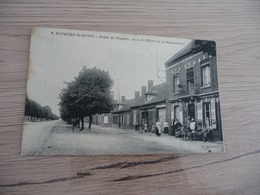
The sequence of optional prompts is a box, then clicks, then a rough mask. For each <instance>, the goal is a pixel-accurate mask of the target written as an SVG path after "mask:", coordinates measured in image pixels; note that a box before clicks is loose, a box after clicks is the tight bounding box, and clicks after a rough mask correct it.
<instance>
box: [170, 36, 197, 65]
mask: <svg viewBox="0 0 260 195" xmlns="http://www.w3.org/2000/svg"><path fill="white" fill-rule="evenodd" d="M194 45H195V41H194V40H192V41H191V42H190V43H189V44H188V45H186V46H185V47H184V48H182V49H181V50H180V51H179V52H177V53H176V54H175V55H174V56H172V57H171V58H170V59H169V60H168V61H167V62H165V66H168V65H170V64H173V63H174V62H175V61H177V60H178V59H179V58H181V57H183V56H184V55H186V54H188V53H190V52H191V51H192V48H193V47H194Z"/></svg>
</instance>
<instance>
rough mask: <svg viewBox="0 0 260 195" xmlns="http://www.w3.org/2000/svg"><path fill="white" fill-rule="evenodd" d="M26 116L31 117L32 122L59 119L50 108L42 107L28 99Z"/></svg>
mask: <svg viewBox="0 0 260 195" xmlns="http://www.w3.org/2000/svg"><path fill="white" fill-rule="evenodd" d="M24 115H25V116H27V117H30V119H31V121H35V120H36V121H37V120H38V119H40V120H57V119H58V118H59V117H58V116H56V115H55V114H53V113H52V110H51V108H50V107H49V106H41V105H40V104H39V103H37V102H36V101H34V100H32V99H29V98H28V97H26V102H25V113H24Z"/></svg>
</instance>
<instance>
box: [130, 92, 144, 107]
mask: <svg viewBox="0 0 260 195" xmlns="http://www.w3.org/2000/svg"><path fill="white" fill-rule="evenodd" d="M145 100H146V98H145V95H141V96H140V97H138V98H137V99H135V102H134V103H133V104H132V105H131V108H134V107H140V106H142V105H143V104H144V103H145Z"/></svg>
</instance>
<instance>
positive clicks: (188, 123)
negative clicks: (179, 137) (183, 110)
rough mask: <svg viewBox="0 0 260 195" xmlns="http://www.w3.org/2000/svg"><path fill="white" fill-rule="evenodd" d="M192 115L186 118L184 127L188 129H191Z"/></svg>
mask: <svg viewBox="0 0 260 195" xmlns="http://www.w3.org/2000/svg"><path fill="white" fill-rule="evenodd" d="M190 123H191V121H190V116H188V117H186V118H185V122H184V128H185V129H187V131H190Z"/></svg>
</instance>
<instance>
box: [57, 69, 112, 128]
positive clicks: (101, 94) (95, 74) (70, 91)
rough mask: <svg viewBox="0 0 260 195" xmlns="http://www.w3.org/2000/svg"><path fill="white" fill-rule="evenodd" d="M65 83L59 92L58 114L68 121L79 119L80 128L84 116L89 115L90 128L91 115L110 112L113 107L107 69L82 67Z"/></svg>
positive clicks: (82, 124)
mask: <svg viewBox="0 0 260 195" xmlns="http://www.w3.org/2000/svg"><path fill="white" fill-rule="evenodd" d="M66 85H67V86H66V87H65V88H63V89H62V90H61V93H60V103H59V106H60V116H61V118H62V119H63V120H65V121H67V122H70V123H71V122H72V123H73V122H75V121H81V130H83V129H84V117H89V126H88V128H89V129H91V123H92V115H94V114H97V113H105V112H110V111H111V109H112V108H113V107H112V103H113V96H112V92H111V89H112V87H113V80H112V78H111V76H110V75H109V72H107V71H104V70H101V69H98V68H96V67H95V68H92V69H86V67H83V69H82V70H81V71H80V72H79V74H78V76H77V77H75V78H74V80H73V81H71V82H66Z"/></svg>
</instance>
